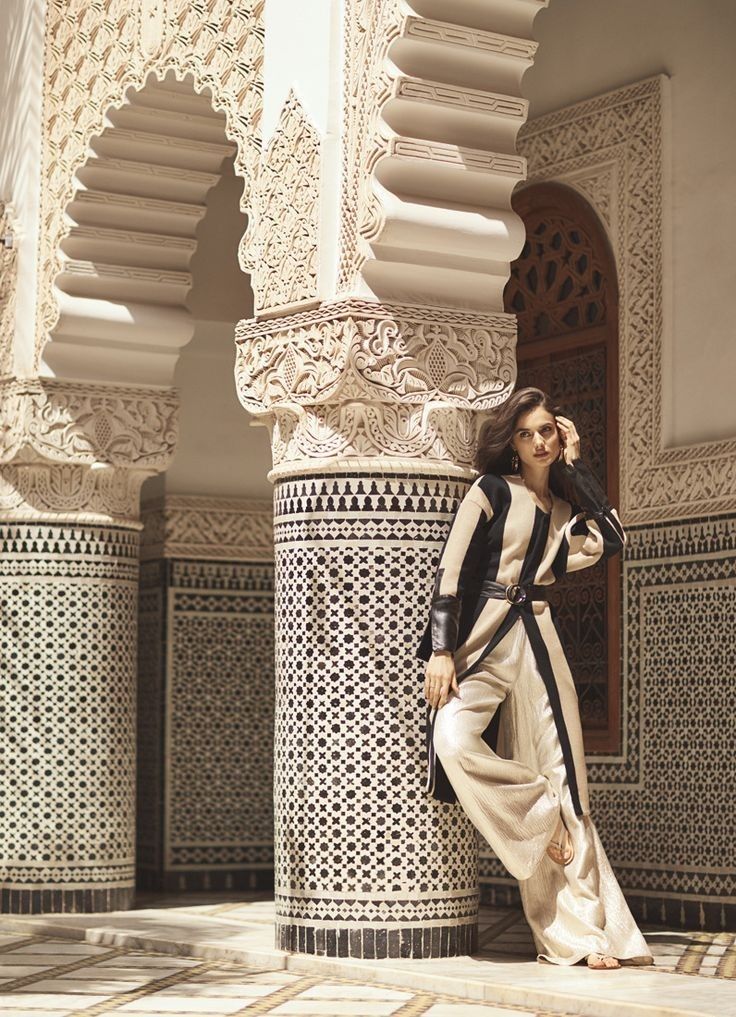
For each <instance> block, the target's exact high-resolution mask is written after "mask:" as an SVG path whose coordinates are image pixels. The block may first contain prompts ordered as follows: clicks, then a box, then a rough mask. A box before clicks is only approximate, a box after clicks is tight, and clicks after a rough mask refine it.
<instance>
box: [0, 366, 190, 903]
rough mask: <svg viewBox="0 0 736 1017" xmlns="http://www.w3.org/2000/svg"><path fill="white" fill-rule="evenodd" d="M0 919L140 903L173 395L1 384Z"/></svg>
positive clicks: (30, 383)
mask: <svg viewBox="0 0 736 1017" xmlns="http://www.w3.org/2000/svg"><path fill="white" fill-rule="evenodd" d="M0 388H1V391H0V397H1V398H2V428H0V437H1V440H0V464H1V465H0V548H1V549H2V554H0V656H1V658H2V660H1V664H2V675H3V680H2V683H0V706H1V709H0V715H1V716H2V727H3V731H2V743H3V753H4V755H3V766H2V768H0V800H1V801H2V807H1V808H0V844H2V847H3V850H2V857H1V858H0V911H1V912H2V913H23V914H28V913H34V912H90V911H110V910H116V909H120V908H126V907H129V906H130V905H131V904H132V901H133V895H134V891H135V857H134V855H135V851H134V848H135V760H136V730H135V729H136V651H137V643H136V637H137V618H138V545H139V530H140V522H139V520H138V515H139V492H140V486H141V483H142V482H143V480H144V479H145V478H146V477H147V476H150V475H152V474H153V473H155V472H157V471H158V470H159V469H163V468H165V466H166V464H167V463H168V461H169V458H170V456H171V454H172V451H173V447H174V443H175V440H176V405H177V404H176V399H175V396H174V394H173V393H172V392H171V391H169V390H161V391H153V390H137V389H132V388H130V389H120V388H117V389H116V388H114V387H112V386H102V385H96V386H92V385H82V384H75V383H68V382H58V381H49V380H40V379H35V380H25V381H24V380H6V381H4V382H3V383H2V385H1V386H0Z"/></svg>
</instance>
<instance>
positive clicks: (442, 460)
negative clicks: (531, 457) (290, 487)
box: [268, 402, 478, 480]
mask: <svg viewBox="0 0 736 1017" xmlns="http://www.w3.org/2000/svg"><path fill="white" fill-rule="evenodd" d="M270 416H271V421H272V430H271V445H272V451H273V464H274V466H273V470H271V471H270V472H269V475H268V476H269V479H270V480H275V479H276V478H278V477H281V476H286V475H288V474H291V473H293V472H294V471H295V470H298V471H299V472H300V473H302V472H306V471H308V470H318V471H319V472H322V473H323V472H324V471H325V468H328V469H334V470H341V469H346V468H355V467H356V466H357V465H361V466H364V467H365V466H369V467H370V468H373V469H377V470H380V469H381V468H383V467H388V466H390V467H391V468H392V469H411V470H416V469H421V470H423V471H425V472H426V471H427V470H428V469H431V468H432V466H431V465H430V464H432V463H433V461H434V463H435V464H436V465H438V466H439V468H440V469H441V471H442V472H443V473H448V472H459V473H462V474H466V473H468V471H469V469H470V466H471V464H472V461H473V452H474V450H475V442H476V427H477V423H478V414H477V413H476V412H475V411H472V410H461V409H457V408H454V407H447V406H439V407H428V406H413V405H402V404H400V403H391V404H388V405H387V404H375V403H374V404H373V405H371V404H369V403H365V402H348V403H342V404H340V405H328V406H310V407H307V408H306V409H304V408H300V412H296V410H295V409H285V408H283V407H278V408H277V409H275V410H274V411H273V412H272V414H271V415H270ZM358 460H359V461H360V462H358Z"/></svg>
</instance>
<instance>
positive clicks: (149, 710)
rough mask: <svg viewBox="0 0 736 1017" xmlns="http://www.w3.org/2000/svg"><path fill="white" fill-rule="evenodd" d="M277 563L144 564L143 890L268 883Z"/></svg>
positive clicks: (140, 768)
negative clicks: (275, 567) (274, 593)
mask: <svg viewBox="0 0 736 1017" xmlns="http://www.w3.org/2000/svg"><path fill="white" fill-rule="evenodd" d="M273 647H274V616H273V565H272V563H270V562H254V563H249V562H222V561H179V560H166V561H151V562H146V563H145V564H144V565H143V566H142V582H141V625H140V655H139V659H140V679H139V711H138V716H139V722H138V724H139V766H138V864H139V883H140V885H141V886H145V887H148V888H155V889H172V890H173V889H176V890H193V889H204V890H207V889H233V888H254V887H259V886H264V887H270V886H272V885H273V712H274V690H273V671H274V661H273Z"/></svg>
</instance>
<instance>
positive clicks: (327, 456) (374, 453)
mask: <svg viewBox="0 0 736 1017" xmlns="http://www.w3.org/2000/svg"><path fill="white" fill-rule="evenodd" d="M236 342H237V361H236V369H235V373H236V382H237V388H238V395H239V397H240V401H241V402H242V404H243V405H244V406H245V408H246V409H247V410H249V411H250V412H251V413H253V414H255V415H256V416H263V417H265V418H266V420H265V422H266V424H267V426H268V427H269V428H270V429H271V440H272V448H273V458H274V472H273V473H272V474H269V476H270V477H271V478H272V479H273V477H275V476H277V475H280V474H281V473H283V472H286V471H288V469H295V468H299V469H307V468H309V467H310V466H313V465H315V463H314V462H309V461H310V460H314V461H316V462H318V463H319V464H320V468H321V469H324V468H325V464H329V465H331V466H335V467H336V468H337V467H338V466H339V464H345V462H346V460H348V459H352V460H353V461H354V459H355V457H367V456H371V457H377V459H378V460H383V462H389V461H390V463H391V464H392V465H394V466H395V465H396V464H397V463H399V462H403V463H404V464H406V463H409V462H411V463H412V465H413V466H416V465H417V461H421V460H422V459H429V460H437V461H438V462H440V463H442V464H443V468H444V469H447V468H450V467H451V468H458V469H461V470H462V469H465V470H467V468H468V466H469V465H470V463H471V462H472V457H473V444H474V438H475V427H476V423H477V421H476V418H477V411H478V410H487V409H491V408H492V407H494V406H497V405H498V404H499V403H501V402H502V401H503V400H504V399H506V398H507V397H508V395H509V394H510V393H511V391H512V389H513V384H514V381H515V379H516V363H515V359H514V348H515V342H516V321H515V318H514V316H513V315H508V314H472V313H470V312H466V313H463V312H460V311H455V310H452V309H448V308H427V307H405V306H398V305H397V306H391V307H389V306H383V305H381V304H375V303H369V302H366V301H360V300H347V301H343V302H339V303H334V304H324V305H322V306H321V307H320V308H318V309H316V310H312V311H305V312H302V313H301V314H294V315H289V316H287V317H284V318H274V319H270V320H267V321H259V322H241V323H240V325H239V326H238V329H237V340H236ZM353 465H354V462H353ZM422 465H423V467H424V466H425V465H426V463H424V462H423V463H422Z"/></svg>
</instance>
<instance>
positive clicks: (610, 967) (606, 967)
mask: <svg viewBox="0 0 736 1017" xmlns="http://www.w3.org/2000/svg"><path fill="white" fill-rule="evenodd" d="M591 957H598V958H600V960H605V959H606V958H608V959H610V960H613V961H616V963H615V964H591V963H590V958H591ZM585 962H586V964H587V965H588V967H589V968H590V969H591V970H592V971H615V970H616V969H617V968H620V967H621V963H620V961H619V960H618V958H617V957H613V956H611V954H608V953H589V954H588V956H587V957H586V958H585Z"/></svg>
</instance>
